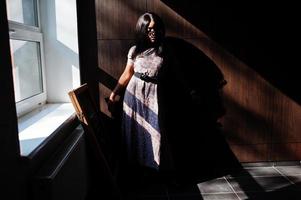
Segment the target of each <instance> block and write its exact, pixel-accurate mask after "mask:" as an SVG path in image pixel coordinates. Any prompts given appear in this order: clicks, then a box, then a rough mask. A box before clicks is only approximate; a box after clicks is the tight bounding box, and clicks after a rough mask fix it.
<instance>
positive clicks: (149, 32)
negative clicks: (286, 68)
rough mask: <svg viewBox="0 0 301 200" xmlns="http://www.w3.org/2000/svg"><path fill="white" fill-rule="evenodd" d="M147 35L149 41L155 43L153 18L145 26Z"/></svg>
mask: <svg viewBox="0 0 301 200" xmlns="http://www.w3.org/2000/svg"><path fill="white" fill-rule="evenodd" d="M147 36H148V39H149V41H150V42H151V43H155V42H156V41H157V38H156V29H155V22H154V21H153V20H152V21H151V22H150V23H149V25H148V27H147Z"/></svg>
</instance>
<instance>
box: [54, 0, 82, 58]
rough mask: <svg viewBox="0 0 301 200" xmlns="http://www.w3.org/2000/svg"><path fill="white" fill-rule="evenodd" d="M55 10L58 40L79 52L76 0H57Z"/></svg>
mask: <svg viewBox="0 0 301 200" xmlns="http://www.w3.org/2000/svg"><path fill="white" fill-rule="evenodd" d="M72 1H73V2H72ZM55 12H56V34H57V40H58V41H60V42H61V43H63V44H64V45H65V46H67V47H68V48H70V49H71V50H72V51H74V52H75V53H77V54H78V44H77V43H78V40H77V14H76V2H75V0H55Z"/></svg>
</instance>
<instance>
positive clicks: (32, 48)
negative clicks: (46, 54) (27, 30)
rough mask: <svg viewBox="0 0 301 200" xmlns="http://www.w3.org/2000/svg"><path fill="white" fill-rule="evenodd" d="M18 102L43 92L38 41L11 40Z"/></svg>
mask: <svg viewBox="0 0 301 200" xmlns="http://www.w3.org/2000/svg"><path fill="white" fill-rule="evenodd" d="M10 42H11V48H12V60H13V77H14V87H15V98H16V102H20V101H22V100H25V99H27V98H29V97H32V96H34V95H37V94H40V93H42V92H43V83H42V70H41V69H42V67H41V62H40V51H39V49H40V45H39V43H38V42H31V41H24V40H13V39H11V40H10Z"/></svg>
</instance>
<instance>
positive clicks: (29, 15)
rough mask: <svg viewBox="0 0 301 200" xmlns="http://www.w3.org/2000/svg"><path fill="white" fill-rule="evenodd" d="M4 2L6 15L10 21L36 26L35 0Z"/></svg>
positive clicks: (10, 0)
mask: <svg viewBox="0 0 301 200" xmlns="http://www.w3.org/2000/svg"><path fill="white" fill-rule="evenodd" d="M6 3H7V15H8V19H9V20H10V21H14V22H19V23H22V24H25V25H30V26H38V23H37V21H38V20H37V17H36V16H37V11H36V5H35V0H9V1H6Z"/></svg>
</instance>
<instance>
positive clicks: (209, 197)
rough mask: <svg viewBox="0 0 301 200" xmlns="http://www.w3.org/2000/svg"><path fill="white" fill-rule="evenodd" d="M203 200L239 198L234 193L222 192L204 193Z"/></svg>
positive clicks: (233, 199)
mask: <svg viewBox="0 0 301 200" xmlns="http://www.w3.org/2000/svg"><path fill="white" fill-rule="evenodd" d="M203 199H204V200H239V198H238V197H237V196H236V194H234V193H224V194H206V195H203Z"/></svg>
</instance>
